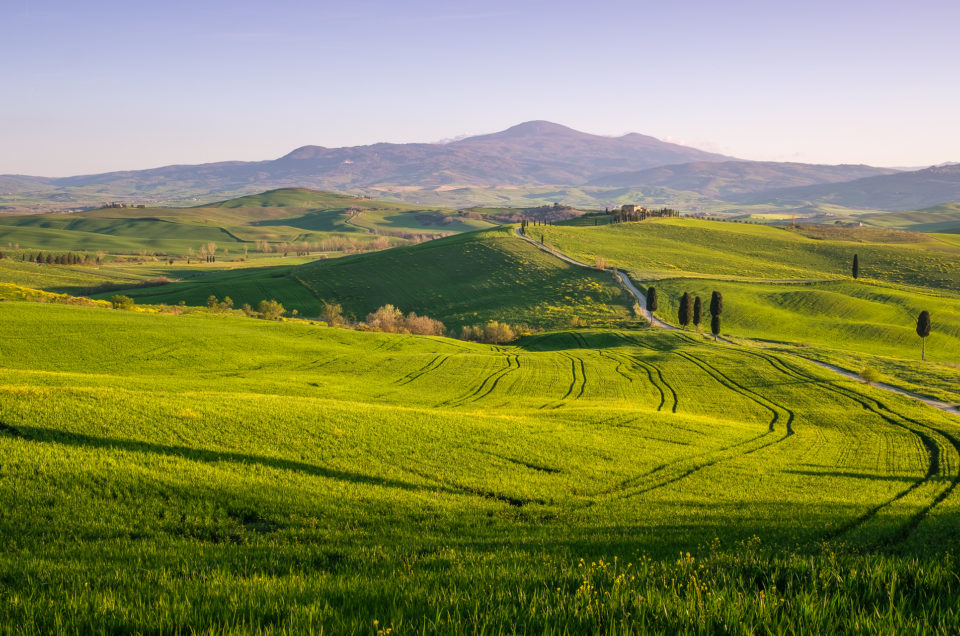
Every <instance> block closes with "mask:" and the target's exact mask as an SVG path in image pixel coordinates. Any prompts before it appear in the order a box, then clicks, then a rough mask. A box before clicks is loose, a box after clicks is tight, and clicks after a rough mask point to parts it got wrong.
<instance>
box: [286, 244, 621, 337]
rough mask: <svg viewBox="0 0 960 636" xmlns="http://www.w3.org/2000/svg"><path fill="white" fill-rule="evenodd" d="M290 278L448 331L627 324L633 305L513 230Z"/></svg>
mask: <svg viewBox="0 0 960 636" xmlns="http://www.w3.org/2000/svg"><path fill="white" fill-rule="evenodd" d="M293 276H294V277H295V278H296V279H297V280H298V281H300V282H301V283H303V285H304V286H306V287H307V288H309V289H310V290H311V291H312V292H313V293H314V294H315V295H316V296H317V298H321V299H324V300H326V301H328V302H337V303H340V304H342V305H343V307H344V309H345V310H346V311H348V312H351V313H354V314H356V315H357V316H363V315H365V314H366V313H367V312H370V311H372V310H374V309H376V308H377V307H378V306H380V305H384V304H387V303H390V304H393V305H396V306H398V307H400V308H402V309H403V310H404V311H415V312H417V313H418V314H426V315H429V316H431V317H433V318H436V319H438V320H441V321H443V322H444V323H445V324H447V326H448V327H459V326H461V325H464V324H474V323H478V322H485V321H487V320H490V319H493V320H500V321H509V322H520V323H526V324H529V325H532V326H543V327H553V326H558V325H564V324H569V323H570V321H571V320H575V319H580V320H584V321H587V322H590V323H597V322H604V321H623V320H627V319H628V318H629V316H630V310H629V308H630V307H631V306H632V301H631V300H630V297H629V296H628V295H627V294H626V293H625V292H623V291H622V290H621V289H620V288H619V287H617V286H616V285H615V284H614V282H613V280H612V278H611V277H610V276H609V275H608V274H604V273H602V272H589V271H583V270H581V269H579V268H576V267H573V266H570V265H567V264H566V263H563V262H562V261H559V260H557V259H556V258H554V257H552V256H550V255H547V254H544V253H543V252H541V251H539V250H537V249H536V248H534V247H532V246H530V245H529V244H527V243H525V242H523V241H520V240H518V239H517V238H516V237H515V236H513V235H512V228H508V227H505V228H499V229H494V230H486V231H483V232H474V233H470V234H465V235H462V236H456V237H450V238H446V239H442V240H438V241H431V242H429V243H424V244H422V245H416V246H412V247H403V248H397V249H392V250H387V251H384V252H378V253H375V254H365V255H361V256H356V257H350V258H344V259H336V260H328V261H318V262H315V263H311V264H308V265H304V266H302V267H299V268H298V269H296V270H295V271H294V272H293Z"/></svg>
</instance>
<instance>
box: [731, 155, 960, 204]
mask: <svg viewBox="0 0 960 636" xmlns="http://www.w3.org/2000/svg"><path fill="white" fill-rule="evenodd" d="M738 201H739V202H740V203H772V204H782V205H802V204H806V203H810V202H814V203H821V204H824V203H828V204H831V205H839V206H843V207H847V208H860V209H875V210H916V209H918V208H927V207H932V206H936V205H940V204H942V203H947V202H951V201H960V165H944V166H934V167H932V168H926V169H924V170H917V171H915V172H898V173H896V174H889V175H880V176H875V177H866V178H863V179H855V180H853V181H848V182H846V183H832V184H825V185H811V186H803V187H798V188H782V189H774V190H766V191H763V192H758V193H755V194H749V195H746V196H742V197H738Z"/></svg>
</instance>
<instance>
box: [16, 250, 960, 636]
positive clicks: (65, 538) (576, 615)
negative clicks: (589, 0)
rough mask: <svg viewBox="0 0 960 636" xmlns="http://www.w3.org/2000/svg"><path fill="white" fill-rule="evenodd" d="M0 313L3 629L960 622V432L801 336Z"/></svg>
mask: <svg viewBox="0 0 960 636" xmlns="http://www.w3.org/2000/svg"><path fill="white" fill-rule="evenodd" d="M517 242H519V241H517ZM0 318H2V322H3V325H4V334H5V337H4V346H3V350H2V354H0V457H2V458H3V463H2V467H0V469H2V477H3V478H2V479H0V510H2V511H3V514H2V515H0V538H2V539H3V543H4V546H5V549H4V550H3V551H2V553H0V586H2V588H0V589H2V591H3V594H4V598H5V599H6V602H3V603H0V624H3V625H4V626H7V627H12V628H13V629H12V631H14V632H17V631H22V632H38V633H54V632H62V631H70V632H74V631H75V632H85V633H86V632H96V633H99V632H104V633H139V632H147V631H162V632H171V633H176V632H202V633H206V632H222V631H251V632H261V633H271V634H273V633H275V634H280V633H338V634H339V633H368V632H369V633H381V634H386V633H433V632H436V633H455V632H461V631H464V626H469V630H470V631H477V632H484V633H609V632H614V631H616V632H618V633H635V632H642V633H650V632H653V633H719V632H725V631H730V626H731V625H736V626H737V629H738V630H740V631H743V632H744V633H760V632H770V633H789V632H791V631H796V632H803V633H843V632H844V627H849V626H850V624H851V622H853V621H855V622H856V624H857V625H858V629H861V630H864V631H867V632H876V633H916V632H921V631H927V630H931V631H936V632H942V633H952V632H955V631H956V629H957V627H958V626H960V625H958V619H957V616H956V613H955V612H950V611H944V608H945V607H946V608H953V607H956V606H957V604H958V603H960V598H958V589H957V587H956V569H955V566H954V561H953V557H952V556H951V554H950V552H951V549H952V547H953V546H956V545H957V541H958V540H960V535H958V526H957V524H956V519H957V514H958V512H960V490H958V489H957V487H956V486H957V484H958V482H960V472H958V470H960V453H958V449H960V427H958V425H957V421H956V419H955V418H953V417H951V416H950V415H947V414H945V413H940V412H938V411H934V410H932V409H929V408H927V407H924V406H923V405H920V404H918V403H916V402H914V401H911V400H908V399H906V398H904V397H900V396H895V395H894V396H892V395H889V394H887V393H884V392H881V391H879V390H877V389H874V388H871V387H868V386H865V385H863V384H860V383H858V382H855V381H851V380H845V379H838V378H837V377H836V376H834V375H833V374H831V373H830V372H828V371H825V370H823V369H822V368H819V367H817V366H815V365H813V364H811V363H810V362H809V361H807V360H804V359H803V358H801V357H798V356H795V355H792V354H790V353H786V352H781V351H769V350H765V349H762V348H756V347H731V346H725V345H715V344H713V343H712V342H706V341H704V340H703V339H701V338H697V337H695V336H691V335H690V334H684V333H680V332H665V331H662V330H660V331H656V330H631V331H629V332H621V331H610V330H582V329H581V330H575V331H559V332H552V333H546V334H541V335H536V336H531V337H528V338H525V339H524V340H522V341H520V342H518V343H517V344H516V345H515V346H498V347H492V346H484V345H477V344H472V343H464V342H458V341H453V340H448V339H443V338H431V337H419V336H403V335H393V334H378V333H362V332H355V331H349V330H343V329H331V328H325V327H317V326H311V325H309V324H306V323H303V322H274V321H265V320H255V319H250V318H243V317H239V316H233V315H220V314H208V313H203V312H194V313H186V314H183V315H171V314H155V313H147V312H135V311H115V310H111V309H109V308H96V307H80V306H66V305H62V304H39V303H25V302H18V301H5V302H3V303H0ZM104 334H109V337H104ZM51 343H56V344H55V345H54V346H51ZM678 555H679V558H678ZM621 628H622V629H621ZM388 630H389V632H388Z"/></svg>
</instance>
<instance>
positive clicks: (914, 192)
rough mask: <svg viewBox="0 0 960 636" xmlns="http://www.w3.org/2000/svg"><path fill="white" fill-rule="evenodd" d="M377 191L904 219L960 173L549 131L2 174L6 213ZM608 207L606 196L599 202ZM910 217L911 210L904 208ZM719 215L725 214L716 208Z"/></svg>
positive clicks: (954, 196) (544, 125)
mask: <svg viewBox="0 0 960 636" xmlns="http://www.w3.org/2000/svg"><path fill="white" fill-rule="evenodd" d="M291 186H292V187H303V188H313V189H322V190H340V191H353V192H361V193H362V192H364V190H365V189H371V190H380V191H383V190H391V189H394V190H395V191H397V192H401V191H404V190H418V189H431V190H433V191H438V190H441V191H442V190H444V189H454V188H461V189H462V188H522V187H540V186H564V187H589V188H593V189H600V190H602V189H604V188H619V189H623V188H637V189H643V188H651V187H656V188H658V189H659V191H660V192H661V193H663V192H665V193H666V194H667V196H669V193H670V192H671V191H678V192H684V193H687V194H691V193H695V194H696V195H697V196H700V197H708V198H712V199H716V200H718V201H720V202H724V201H726V202H731V203H736V204H738V205H744V204H758V203H771V204H775V205H781V204H784V205H804V204H810V203H811V202H812V203H818V202H825V203H831V204H836V205H843V206H847V207H852V208H872V209H883V210H902V209H910V208H916V207H926V206H933V205H937V204H940V203H945V202H948V201H957V200H960V167H957V166H941V167H937V168H928V169H925V170H919V171H915V172H901V171H897V170H894V169H890V168H875V167H871V166H864V165H838V166H826V165H810V164H801V163H778V162H762V161H744V160H739V159H736V158H733V157H728V156H724V155H720V154H716V153H710V152H706V151H703V150H699V149H696V148H691V147H688V146H682V145H678V144H673V143H668V142H665V141H661V140H659V139H656V138H654V137H650V136H647V135H641V134H637V133H630V134H626V135H623V136H620V137H605V136H600V135H592V134H588V133H584V132H580V131H577V130H573V129H571V128H567V127H565V126H561V125H559V124H554V123H551V122H546V121H531V122H526V123H523V124H519V125H517V126H513V127H512V128H508V129H507V130H504V131H501V132H497V133H493V134H488V135H478V136H473V137H467V138H464V139H459V140H457V141H453V142H449V143H405V144H392V143H378V144H373V145H368V146H353V147H345V148H326V147H323V146H303V147H301V148H297V149H296V150H294V151H292V152H290V153H288V154H286V155H284V156H282V157H280V158H278V159H273V160H266V161H252V162H240V161H228V162H219V163H208V164H200V165H174V166H165V167H161V168H154V169H149V170H135V171H121V172H109V173H104V174H92V175H81V176H74V177H62V178H50V177H32V176H23V175H0V205H5V206H6V207H8V208H9V207H11V206H17V205H20V206H23V205H31V204H35V205H36V204H40V203H47V204H51V203H59V204H61V205H71V204H73V205H85V204H86V205H95V204H97V203H99V202H102V201H105V200H110V199H113V200H126V201H128V202H133V201H136V202H149V203H163V202H181V203H182V202H183V201H187V200H197V201H211V200H216V199H222V198H227V197H229V196H236V195H240V194H249V193H254V192H261V191H264V190H268V189H274V188H282V187H291ZM601 198H602V197H598V200H599V199H601ZM904 206H906V207H904ZM720 207H722V205H721V206H720Z"/></svg>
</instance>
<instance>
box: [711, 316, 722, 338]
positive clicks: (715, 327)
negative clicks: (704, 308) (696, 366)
mask: <svg viewBox="0 0 960 636" xmlns="http://www.w3.org/2000/svg"><path fill="white" fill-rule="evenodd" d="M710 333H712V334H713V341H714V342H716V341H717V336H719V335H720V314H713V317H712V318H711V319H710Z"/></svg>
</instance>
